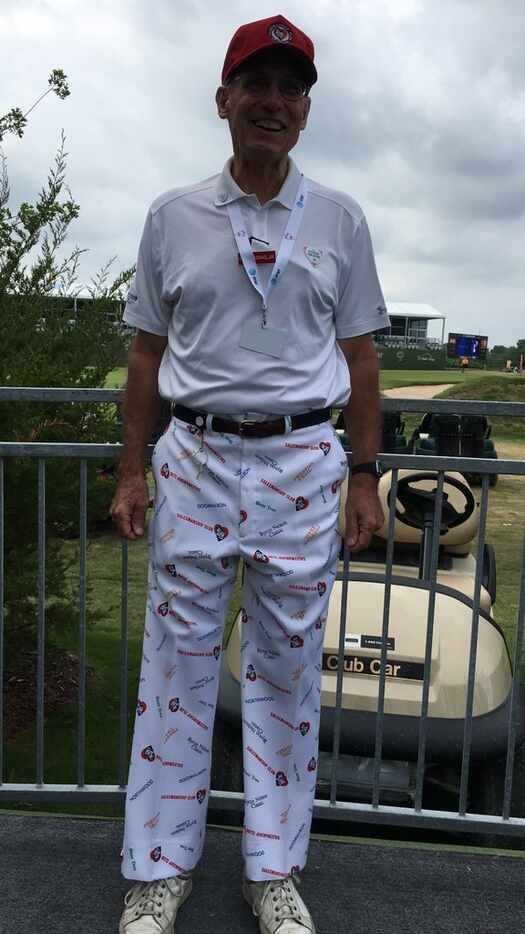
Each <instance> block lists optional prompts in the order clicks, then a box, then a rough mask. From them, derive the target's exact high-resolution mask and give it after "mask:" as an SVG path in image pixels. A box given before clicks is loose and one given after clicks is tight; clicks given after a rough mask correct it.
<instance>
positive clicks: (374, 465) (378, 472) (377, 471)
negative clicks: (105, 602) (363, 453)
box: [351, 461, 383, 480]
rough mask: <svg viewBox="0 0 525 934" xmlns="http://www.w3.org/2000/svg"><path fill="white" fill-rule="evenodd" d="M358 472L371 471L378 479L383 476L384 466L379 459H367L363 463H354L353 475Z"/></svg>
mask: <svg viewBox="0 0 525 934" xmlns="http://www.w3.org/2000/svg"><path fill="white" fill-rule="evenodd" d="M356 473H371V474H372V476H373V477H375V478H376V480H379V478H380V477H382V476H383V468H382V466H381V464H380V462H379V461H365V462H364V463H362V464H354V465H353V466H352V468H351V474H352V476H353V475H354V474H356Z"/></svg>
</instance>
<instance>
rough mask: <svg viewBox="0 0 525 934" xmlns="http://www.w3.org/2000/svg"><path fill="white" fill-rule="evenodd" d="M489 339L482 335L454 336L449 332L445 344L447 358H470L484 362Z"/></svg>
mask: <svg viewBox="0 0 525 934" xmlns="http://www.w3.org/2000/svg"><path fill="white" fill-rule="evenodd" d="M488 342H489V339H488V337H487V336H486V335H483V334H456V333H453V332H450V333H449V335H448V343H447V357H456V358H457V357H470V358H471V359H472V360H486V359H487V347H488Z"/></svg>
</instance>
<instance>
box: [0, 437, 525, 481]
mask: <svg viewBox="0 0 525 934" xmlns="http://www.w3.org/2000/svg"><path fill="white" fill-rule="evenodd" d="M153 448H154V445H152V444H150V445H148V448H147V450H148V452H149V453H150V454H151V453H152V451H153ZM121 452H122V445H121V444H81V443H77V442H71V443H64V442H56V443H52V442H44V441H27V442H26V441H2V442H0V457H96V458H99V459H100V458H101V457H108V458H112V457H119V455H120V454H121ZM378 457H379V459H380V461H381V463H382V464H383V466H384V467H399V469H400V470H419V471H422V470H444V471H446V470H448V471H451V470H453V471H459V472H462V471H468V472H472V473H478V474H485V473H488V474H491V473H494V474H498V475H499V474H510V475H512V474H514V475H515V476H524V475H525V460H509V459H506V460H505V459H498V458H496V459H494V460H492V459H491V458H484V457H480V458H477V457H440V456H437V455H435V454H433V455H428V456H427V455H426V454H425V455H422V454H382V453H379V454H378Z"/></svg>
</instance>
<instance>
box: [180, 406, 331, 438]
mask: <svg viewBox="0 0 525 934" xmlns="http://www.w3.org/2000/svg"><path fill="white" fill-rule="evenodd" d="M171 411H172V412H173V414H174V415H175V417H176V418H180V419H182V421H183V422H188V423H189V424H190V425H195V426H196V427H197V428H199V429H201V430H204V428H205V427H206V420H207V418H208V413H207V412H197V411H195V409H187V408H186V406H185V405H180V404H179V403H178V402H172V404H171ZM331 415H332V410H331V409H329V408H328V409H314V411H313V412H304V413H303V414H302V415H291V416H290V421H291V428H292V431H296V429H297V428H309V427H310V425H319V424H320V423H321V422H327V421H328V420H329V419H330V417H331ZM211 429H212V431H219V432H225V433H226V434H233V435H242V437H243V438H268V437H269V436H270V435H284V434H286V420H285V418H284V417H283V416H280V417H279V418H272V419H269V420H268V421H263V422H256V421H252V420H251V419H244V421H242V422H234V421H230V419H228V418H221V416H220V415H212V416H211Z"/></svg>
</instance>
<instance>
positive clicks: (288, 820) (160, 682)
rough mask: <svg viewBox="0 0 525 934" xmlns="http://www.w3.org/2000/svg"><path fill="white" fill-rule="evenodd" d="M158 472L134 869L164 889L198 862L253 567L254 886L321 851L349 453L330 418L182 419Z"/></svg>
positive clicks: (249, 639) (247, 838) (249, 633)
mask: <svg viewBox="0 0 525 934" xmlns="http://www.w3.org/2000/svg"><path fill="white" fill-rule="evenodd" d="M152 467H153V472H154V476H155V481H156V486H157V492H156V500H155V510H154V515H153V517H152V520H151V522H150V528H149V543H150V566H149V582H148V600H147V608H146V623H145V631H144V643H143V657H142V662H141V670H140V682H139V696H138V704H137V713H136V719H135V730H134V736H133V746H132V753H131V761H130V768H129V777H128V788H127V797H126V821H125V831H124V843H123V851H122V874H123V875H124V877H125V878H127V879H137V880H143V881H151V880H153V879H160V878H165V877H167V876H174V875H178V874H179V873H181V872H183V871H185V870H190V869H193V868H194V866H195V865H196V864H197V862H198V860H199V858H200V855H201V852H202V848H203V843H204V831H205V820H206V809H207V803H208V792H209V787H210V784H209V782H210V764H211V745H212V735H213V722H214V716H215V706H216V701H217V690H218V680H219V679H218V673H219V665H220V655H221V643H222V635H223V624H224V618H225V614H226V611H227V609H228V604H229V600H230V595H231V591H232V586H233V583H234V581H235V577H236V573H237V566H238V561H239V558H243V560H244V563H245V582H244V594H243V610H242V620H243V622H242V637H241V699H242V719H243V725H242V726H243V746H244V791H245V797H246V807H245V818H244V824H245V826H244V833H243V855H244V859H245V862H246V874H247V876H248V878H250V879H253V880H262V879H268V878H271V877H279V876H287V875H289V874H290V872H291V870H292V869H295V870H298V869H301V868H302V867H303V866H304V864H305V862H306V856H307V851H308V840H309V833H310V824H311V819H312V802H313V797H314V791H315V781H316V771H317V755H318V734H319V716H320V679H321V658H322V643H323V631H324V622H325V620H326V615H327V605H328V599H329V596H330V592H331V588H332V584H333V579H334V576H335V570H336V564H337V556H338V549H339V541H340V539H339V531H338V511H339V497H340V485H341V482H342V480H343V478H344V475H345V473H346V456H345V453H344V451H343V449H342V447H341V444H340V442H339V439H338V437H337V434H336V432H335V431H334V429H333V428H332V426H331V424H330V423H329V422H324V423H323V424H321V425H314V426H312V427H310V428H303V429H299V430H297V431H293V432H289V433H288V434H286V435H278V436H272V437H270V438H263V439H246V438H244V439H243V438H240V437H239V436H237V435H233V434H219V433H217V432H211V431H204V432H201V431H200V430H199V429H196V428H195V427H193V426H190V425H188V424H187V423H186V422H183V421H180V420H178V419H175V418H173V419H172V421H171V423H170V426H169V428H168V430H167V431H166V433H165V434H164V435H163V436H162V437H161V439H160V440H159V442H158V443H157V445H156V448H155V451H154V453H153V458H152Z"/></svg>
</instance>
